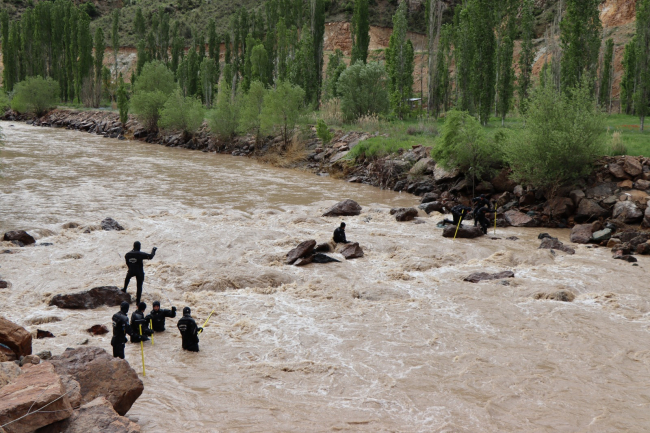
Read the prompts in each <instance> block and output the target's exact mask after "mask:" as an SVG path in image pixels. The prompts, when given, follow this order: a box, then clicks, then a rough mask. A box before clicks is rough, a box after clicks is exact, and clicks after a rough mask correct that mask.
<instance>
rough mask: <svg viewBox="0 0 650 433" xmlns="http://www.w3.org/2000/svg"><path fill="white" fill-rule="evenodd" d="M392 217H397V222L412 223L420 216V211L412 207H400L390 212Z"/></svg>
mask: <svg viewBox="0 0 650 433" xmlns="http://www.w3.org/2000/svg"><path fill="white" fill-rule="evenodd" d="M390 214H391V215H395V219H396V220H397V221H412V220H413V219H414V218H415V217H416V216H418V210H417V209H415V208H412V207H400V208H394V209H391V210H390Z"/></svg>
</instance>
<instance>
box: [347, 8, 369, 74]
mask: <svg viewBox="0 0 650 433" xmlns="http://www.w3.org/2000/svg"><path fill="white" fill-rule="evenodd" d="M350 24H351V27H352V32H351V36H352V59H351V60H350V63H355V62H356V61H357V60H361V61H362V62H363V63H366V61H367V59H368V45H370V17H369V11H368V0H354V12H353V14H352V21H351V23H350Z"/></svg>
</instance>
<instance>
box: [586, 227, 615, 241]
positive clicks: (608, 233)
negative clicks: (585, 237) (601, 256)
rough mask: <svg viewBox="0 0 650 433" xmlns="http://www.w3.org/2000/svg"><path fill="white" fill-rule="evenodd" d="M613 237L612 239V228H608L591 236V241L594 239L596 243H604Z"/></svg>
mask: <svg viewBox="0 0 650 433" xmlns="http://www.w3.org/2000/svg"><path fill="white" fill-rule="evenodd" d="M611 237H612V229H610V228H606V229H602V230H598V231H597V232H594V233H593V234H592V235H591V239H592V240H593V241H594V242H602V241H606V240H608V239H609V238H611Z"/></svg>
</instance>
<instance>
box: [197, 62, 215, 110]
mask: <svg viewBox="0 0 650 433" xmlns="http://www.w3.org/2000/svg"><path fill="white" fill-rule="evenodd" d="M217 61H218V60H215V59H214V58H209V57H206V58H205V59H203V62H201V91H202V92H203V95H202V96H203V103H204V104H205V106H206V107H207V108H211V107H212V97H213V95H214V90H215V85H216V84H217V83H218V82H219V74H218V72H217V67H216V65H215V64H216V62H217Z"/></svg>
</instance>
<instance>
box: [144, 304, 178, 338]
mask: <svg viewBox="0 0 650 433" xmlns="http://www.w3.org/2000/svg"><path fill="white" fill-rule="evenodd" d="M166 317H176V307H173V306H172V309H171V310H165V309H163V308H160V302H159V301H154V303H153V310H151V313H149V314H148V315H147V317H146V318H145V320H146V321H147V323H148V322H149V321H151V326H152V328H153V330H154V331H155V332H163V331H164V330H165V318H166Z"/></svg>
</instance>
